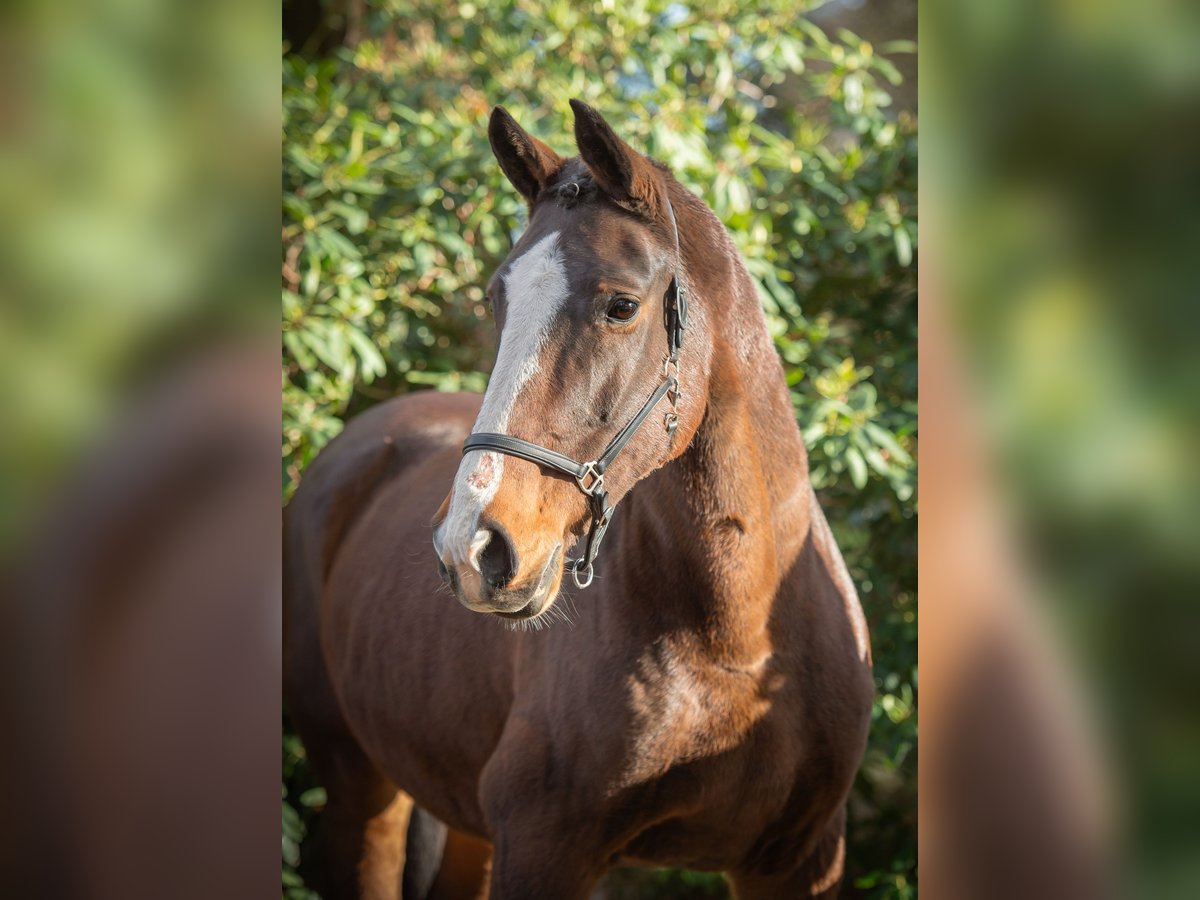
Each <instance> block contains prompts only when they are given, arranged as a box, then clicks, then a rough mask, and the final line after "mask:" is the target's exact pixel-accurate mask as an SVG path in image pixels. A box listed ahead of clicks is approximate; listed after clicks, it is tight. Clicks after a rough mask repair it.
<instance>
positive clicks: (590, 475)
mask: <svg viewBox="0 0 1200 900" xmlns="http://www.w3.org/2000/svg"><path fill="white" fill-rule="evenodd" d="M598 461H599V460H593V461H592V462H586V463H584V464H583V472H581V473H580V474H579V475H576V476H575V483H576V484H578V485H579V489H580V490H581V491H583V492H584V493H585V494H587V495H588V496H589V497H594V496H596V494H599V493H600V492H601V491H603V490H604V476H603V475H602V474H601V473H600V472H598V471H597V470H596V463H597V462H598Z"/></svg>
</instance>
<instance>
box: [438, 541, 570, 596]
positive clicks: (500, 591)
mask: <svg viewBox="0 0 1200 900" xmlns="http://www.w3.org/2000/svg"><path fill="white" fill-rule="evenodd" d="M433 545H434V551H435V553H436V555H437V568H438V575H439V576H440V577H441V579H442V581H443V582H444V583H445V584H447V585H448V586H449V587H450V589H451V590H452V591H453V592H454V595H455V597H457V598H458V601H459V602H460V603H461V604H462V605H463V606H465V607H466V608H467V609H469V610H471V611H473V612H482V613H494V614H496V615H499V616H503V617H505V618H513V619H528V618H533V617H534V616H537V615H538V614H540V613H541V612H543V611H544V610H545V609H546V608H547V607H548V606H549V605H550V603H551V602H553V599H554V597H555V595H556V594H557V593H558V587H559V585H560V584H561V580H562V579H561V576H562V558H563V548H562V544H561V543H560V544H558V545H557V546H555V547H554V548H553V549H552V550H551V552H550V553H549V554H547V555H546V556H545V558H544V559H543V560H542V561H541V564H540V565H535V566H533V567H530V566H528V565H523V564H522V563H523V562H524V561H523V560H522V559H520V558H519V557H518V556H517V553H516V550H515V549H514V547H513V543H512V541H511V540H510V539H509V537H508V535H507V533H506V532H505V531H504V530H503V529H502V528H499V527H498V526H491V527H488V526H483V527H481V528H479V529H478V530H477V531H476V533H475V537H474V539H473V540H472V541H471V546H470V548H469V550H468V552H467V553H465V554H464V555H465V557H466V559H465V560H463V561H456V560H455V559H454V555H453V554H452V553H450V552H449V548H446V547H444V546H443V545H442V543H441V541H440V540H439V534H438V531H437V530H436V529H435V531H434V540H433Z"/></svg>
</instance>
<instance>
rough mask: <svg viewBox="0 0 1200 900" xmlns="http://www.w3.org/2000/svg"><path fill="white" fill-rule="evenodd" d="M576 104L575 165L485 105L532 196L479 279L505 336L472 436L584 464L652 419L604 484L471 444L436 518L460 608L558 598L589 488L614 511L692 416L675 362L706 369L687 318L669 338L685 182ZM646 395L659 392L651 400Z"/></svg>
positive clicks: (680, 444) (543, 604) (517, 605)
mask: <svg viewBox="0 0 1200 900" xmlns="http://www.w3.org/2000/svg"><path fill="white" fill-rule="evenodd" d="M571 106H572V109H573V110H574V113H575V139H576V144H577V146H578V149H579V155H578V156H576V157H571V158H564V157H562V156H560V155H559V154H557V153H556V152H554V151H553V150H552V149H550V148H549V147H548V146H547V145H546V144H544V143H542V142H541V141H539V140H538V139H537V138H534V137H532V136H531V135H529V134H528V133H527V132H525V131H524V130H523V129H522V128H521V127H520V126H519V125H518V124H517V123H516V122H515V121H514V120H513V118H512V117H511V116H510V115H509V114H508V112H507V111H505V110H504V109H503V108H500V107H497V108H496V109H495V110H493V112H492V116H491V121H490V124H489V127H488V137H489V140H490V142H491V146H492V151H493V152H494V153H495V155H496V159H497V160H498V161H499V163H500V168H501V169H502V170H503V171H504V174H505V175H506V176H507V177H508V180H509V181H510V182H511V183H512V185H513V186H514V187H515V188H516V189H517V190H518V191H519V192H520V193H521V195H522V196H523V197H524V199H525V201H526V202H527V204H528V205H529V226H528V228H527V229H526V231H525V232H524V234H522V235H521V237H520V239H519V240H518V241H517V242H516V244H515V246H514V247H513V249H512V251H511V252H510V253H509V255H508V256H507V258H506V259H505V260H504V261H503V263H502V264H501V265H500V266H499V268H498V269H497V270H496V272H495V273H494V274H493V276H492V278H491V280H490V281H489V283H488V287H487V296H488V300H489V302H490V304H491V308H492V311H493V315H494V318H495V322H496V332H497V340H498V342H499V346H498V352H497V357H496V364H495V367H494V369H493V371H492V375H491V379H490V381H489V384H488V388H487V392H486V393H485V395H484V398H483V405H482V408H481V410H480V412H479V417H478V419H477V420H476V422H475V425H474V427H473V429H472V433H473V435H484V434H486V435H488V436H490V437H491V438H496V437H500V436H511V437H512V438H516V439H519V441H518V443H521V444H523V445H524V446H526V447H532V448H534V450H535V451H538V450H542V449H544V450H548V451H552V454H551V455H554V454H560V455H561V456H562V457H564V458H566V459H567V461H568V462H571V461H593V460H596V459H597V458H598V454H601V451H602V450H603V449H604V448H605V447H606V446H611V445H612V442H613V441H614V439H616V440H620V435H622V434H623V433H624V432H625V427H626V426H627V425H629V424H630V423H632V422H633V421H634V420H635V419H637V417H638V415H639V413H641V412H642V411H643V410H645V411H647V412H648V415H647V416H645V418H644V420H643V421H642V422H639V424H638V425H637V427H636V429H635V431H634V432H633V433H631V436H629V437H628V442H627V443H626V444H624V445H622V447H621V448H620V453H619V455H615V454H614V456H613V458H612V459H611V460H608V461H607V463H606V464H604V465H602V466H601V467H600V468H601V470H602V472H601V474H602V477H603V482H602V492H601V491H599V490H597V489H596V482H595V480H594V479H595V477H596V474H597V473H595V472H592V473H590V474H589V475H586V476H584V477H583V478H580V479H578V480H577V479H576V478H573V477H571V475H570V473H569V472H567V469H569V468H570V467H569V466H568V467H565V468H564V467H558V468H559V470H558V471H556V470H555V468H554V467H552V466H549V467H548V466H547V465H546V464H545V461H544V460H541V461H540V462H539V461H533V460H531V459H529V458H522V457H521V455H520V454H519V453H518V454H516V455H514V451H512V450H511V449H509V450H503V451H498V450H497V449H494V444H495V442H494V441H493V449H470V446H469V444H470V442H469V443H468V449H467V451H466V452H465V453H464V455H463V458H462V462H461V464H460V466H459V469H458V473H457V475H456V477H455V480H454V483H453V486H452V487H451V489H450V492H449V493H448V494H447V496H446V498H445V500H444V501H443V502H442V505H441V508H440V509H439V510H438V512H437V514H436V516H435V517H434V521H433V525H434V547H435V549H436V552H437V556H438V565H439V569H440V571H441V573H442V577H443V579H444V580H445V581H447V582H448V583H449V584H450V585H451V586H452V588H453V589H454V591H455V594H456V595H457V597H458V599H459V600H460V601H461V602H462V603H463V604H464V605H465V606H467V607H468V608H469V609H472V610H476V611H479V612H488V613H495V614H498V615H501V616H505V617H508V618H514V619H529V618H534V617H537V616H540V615H542V614H543V613H544V612H546V611H547V610H548V609H549V608H550V606H551V605H552V604H553V603H554V600H555V598H556V597H557V596H558V593H559V590H560V587H561V585H562V582H563V577H564V575H565V574H566V573H567V572H568V571H570V570H571V567H572V566H574V565H575V564H576V563H573V562H571V561H570V558H569V554H570V551H571V549H572V547H573V546H575V545H576V544H577V542H578V543H580V544H583V543H585V541H581V540H580V539H581V538H582V537H583V536H584V535H585V534H587V535H588V537H587V539H586V544H587V545H589V546H590V545H591V544H592V542H593V539H595V532H596V530H597V523H598V522H599V521H600V516H601V513H600V511H599V510H598V508H597V503H596V502H595V501H596V496H597V495H598V494H599V495H600V496H601V500H602V502H604V505H607V502H609V501H610V502H612V503H613V504H615V503H616V502H617V501H619V500H620V498H621V497H622V496H623V495H624V494H625V493H627V492H628V491H629V490H630V489H631V488H632V487H633V486H634V485H635V484H636V483H637V482H638V481H639V480H641V479H642V478H645V477H646V476H647V475H648V474H650V473H651V472H653V471H654V470H655V469H657V468H659V467H660V466H662V465H663V464H664V463H666V462H667V461H668V460H669V459H671V458H672V457H673V456H675V455H678V454H679V453H680V452H682V450H683V448H685V447H686V446H687V445H688V442H689V440H690V438H691V436H692V434H694V432H695V430H696V428H697V427H698V426H699V422H700V417H701V415H702V412H703V403H702V402H697V400H699V399H700V396H701V394H700V393H699V391H698V389H702V388H703V385H702V384H697V382H696V380H684V379H680V381H678V382H677V381H676V379H678V377H679V376H678V373H679V372H681V371H682V372H688V371H693V372H696V373H697V377H699V373H701V372H703V371H706V364H705V362H704V352H705V349H704V345H705V338H704V335H703V329H702V328H689V332H688V346H687V348H686V350H685V351H681V352H679V353H678V354H676V353H675V352H674V351H676V350H678V347H677V346H673V345H672V339H671V335H672V334H673V333H674V332H673V331H672V327H673V320H672V318H671V316H672V298H673V297H674V296H675V294H674V293H673V292H674V291H676V290H679V289H681V288H683V283H684V282H686V271H684V267H683V265H682V262H681V260H680V253H679V238H678V234H677V224H678V227H683V225H684V223H685V216H684V214H683V210H682V209H681V208H680V202H681V198H683V197H684V196H685V193H684V192H683V191H682V189H681V188H680V187H679V186H678V185H677V184H676V183H675V182H674V179H673V178H672V177H671V175H670V174H669V173H668V172H667V171H666V170H665V169H664V168H663V167H661V166H659V165H658V164H656V163H654V162H652V161H651V160H649V159H648V158H646V157H645V156H643V155H642V154H640V153H638V152H637V151H635V150H633V149H632V148H630V147H629V146H628V145H627V144H626V143H625V142H624V141H623V140H621V138H619V137H618V136H617V135H616V133H615V132H614V131H613V130H612V128H611V127H610V126H609V124H608V123H607V122H605V121H604V119H603V118H602V117H601V116H600V115H599V114H598V113H597V112H596V111H595V110H594V109H592V108H591V107H589V106H587V105H585V104H583V103H581V102H579V101H574V100H573V101H571ZM672 187H674V193H675V194H676V197H677V199H676V202H675V204H674V206H673V205H672V203H671V200H670V194H671V193H673V192H672ZM683 316H684V318H685V319H686V306H685V307H684V309H683ZM692 318H693V320H697V321H698V320H700V319H702V318H703V317H702V316H693V317H692ZM675 324H678V325H679V326H680V329H681V330H680V333H682V322H676V323H675ZM676 355H678V357H679V358H678V359H673V358H672V357H675V356H676ZM692 363H695V364H696V365H695V367H694V368H689V367H690V366H691V364H692ZM668 382H670V383H668ZM680 383H682V385H683V386H684V388H685V389H686V390H687V391H688V392H689V393H688V396H687V398H686V399H683V398H681V397H680V395H679V394H678V393H677V392H678V390H679V384H680ZM655 388H662V389H661V390H659V391H658V392H656V393H657V395H658V399H657V400H656V399H655V398H654V397H653V396H652V397H651V399H650V400H648V399H647V397H648V395H650V394H651V392H652V391H654V389H655ZM659 400H661V401H662V402H661V403H660V402H659ZM526 455H527V456H528V455H529V454H526ZM533 455H534V456H535V458H538V455H537V453H536V452H535V453H534V454H533ZM601 458H603V457H601ZM589 523H591V525H590V530H589ZM606 526H607V518H605V519H604V527H606ZM600 534H601V536H602V534H603V528H601V529H600ZM590 555H594V550H592V551H590V553H589V558H588V559H587V564H588V565H587V577H588V580H589V581H590V577H591V568H590V563H591V559H590ZM576 562H579V563H581V562H582V561H576ZM581 568H582V566H581ZM575 575H576V580H577V583H579V582H578V573H577V572H576V573H575Z"/></svg>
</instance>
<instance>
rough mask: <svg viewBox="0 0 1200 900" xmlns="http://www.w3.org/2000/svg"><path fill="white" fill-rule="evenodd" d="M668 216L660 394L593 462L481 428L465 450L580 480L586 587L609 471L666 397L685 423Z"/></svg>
mask: <svg viewBox="0 0 1200 900" xmlns="http://www.w3.org/2000/svg"><path fill="white" fill-rule="evenodd" d="M667 215H668V216H669V217H670V219H671V232H672V236H673V238H674V244H675V273H674V275H673V276H672V278H671V283H670V284H669V285H668V286H667V292H666V294H665V295H664V296H663V324H664V325H665V327H666V330H667V355H666V356H665V357H664V358H663V368H662V374H663V380H662V383H661V384H660V385H659V386H658V387H657V388H655V390H654V393H652V394H651V395H650V397H649V398H648V399H647V400H646V402H645V403H643V404H642V408H641V409H640V410H638V412H637V415H635V416H634V417H633V418H632V419H630V420H629V421H628V422H627V423H626V424H625V427H624V428H622V429H621V430H620V431H618V432H617V434H616V436H615V437H614V438H613V439H612V440H611V441H609V443H608V446H607V447H606V448H605V449H604V452H603V453H601V454H600V456H598V457H597V458H596V459H594V460H591V461H589V462H579V461H578V460H574V459H572V458H571V457H569V456H564V455H563V454H562V453H558V452H556V451H554V450H550V449H549V448H547V447H543V446H541V445H540V444H535V443H533V442H532V441H526V440H523V439H522V438H518V437H513V436H512V435H508V434H498V433H496V432H489V431H480V432H476V433H475V434H472V435H471V436H470V437H468V438H467V440H466V442H465V443H464V444H463V453H464V454H465V453H469V452H470V451H472V450H490V451H494V452H499V453H504V454H507V455H508V456H515V457H518V458H519V459H525V460H528V461H529V462H532V463H537V464H538V465H539V466H542V467H543V468H546V469H550V470H551V471H554V472H559V473H561V474H563V475H568V476H570V477H571V478H574V479H575V483H576V484H577V485H578V486H579V490H581V491H582V492H583V493H584V495H585V496H586V497H587V498H588V509H589V511H590V512H591V516H592V523H591V526H590V527H589V528H588V535H587V543H586V544H585V545H584V549H583V555H582V556H580V557H579V558H577V559H568V560H567V564H568V565H569V566H570V568H571V577H572V578H573V579H574V581H575V586H576V587H578V588H581V589H582V588H586V587H587V586H588V585H590V584H591V583H592V578H593V577H594V575H595V570H594V569H593V567H592V563H593V562H595V559H596V554H597V553H598V552H599V550H600V542H601V541H602V540H604V533H605V532H606V531H607V530H608V525H609V522H611V521H612V514H613V507H612V506H610V505H609V503H608V492H607V491H606V490H605V489H604V473H605V472H606V471H607V470H608V467H609V466H610V465H612V463H613V460H615V459H616V458H617V456H618V455H619V454H620V452H621V451H622V450H623V449H625V445H626V444H628V443H629V441H630V439H631V438H632V437H633V436H634V434H636V433H637V431H638V429H639V428H641V427H642V424H643V423H644V422H645V421H646V419H647V418H649V416H650V413H651V412H652V411H653V410H654V408H655V407H656V406H658V404H659V403H661V402H662V399H663V398H664V397H667V398H668V399H669V401H670V404H671V410H670V412H668V413H667V414H666V415H665V416H664V417H663V427H664V428H665V429H666V431H667V434H674V433H675V429H676V427H677V426H678V425H679V416H678V411H677V410H678V405H679V398H680V396H681V393H680V390H679V348H680V347H682V346H683V333H684V329H685V328H686V327H687V318H688V306H687V292H686V290H685V289H684V287H683V284H682V283H681V280H680V277H679V227H678V226H677V225H676V223H675V210H674V209H672V207H671V201H670V200H667Z"/></svg>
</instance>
